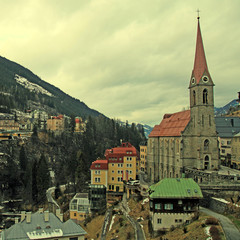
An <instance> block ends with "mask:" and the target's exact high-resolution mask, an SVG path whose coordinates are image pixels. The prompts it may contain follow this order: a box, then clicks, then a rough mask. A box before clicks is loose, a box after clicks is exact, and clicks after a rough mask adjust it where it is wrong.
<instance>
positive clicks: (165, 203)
mask: <svg viewBox="0 0 240 240" xmlns="http://www.w3.org/2000/svg"><path fill="white" fill-rule="evenodd" d="M149 198H150V201H149V204H150V216H151V222H152V226H153V230H154V231H158V230H162V231H166V230H169V229H170V228H171V227H176V226H179V225H182V224H185V223H189V222H190V221H191V220H192V218H193V217H194V215H195V214H196V212H197V211H198V207H199V199H201V198H203V195H202V192H201V189H200V187H199V185H198V184H197V183H196V182H194V180H193V179H192V178H165V179H163V180H161V181H160V182H158V183H156V184H154V185H152V186H150V188H149Z"/></svg>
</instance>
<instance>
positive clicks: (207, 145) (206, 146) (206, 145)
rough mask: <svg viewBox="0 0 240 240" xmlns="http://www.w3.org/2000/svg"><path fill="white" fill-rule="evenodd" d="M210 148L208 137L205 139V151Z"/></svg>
mask: <svg viewBox="0 0 240 240" xmlns="http://www.w3.org/2000/svg"><path fill="white" fill-rule="evenodd" d="M208 150H209V140H208V139H206V140H205V141H204V151H208Z"/></svg>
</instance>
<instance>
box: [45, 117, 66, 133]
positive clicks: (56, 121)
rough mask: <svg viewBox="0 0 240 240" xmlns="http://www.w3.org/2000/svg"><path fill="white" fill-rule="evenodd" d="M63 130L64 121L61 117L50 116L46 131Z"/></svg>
mask: <svg viewBox="0 0 240 240" xmlns="http://www.w3.org/2000/svg"><path fill="white" fill-rule="evenodd" d="M64 128H65V120H64V116H63V115H59V116H57V117H56V116H51V118H50V119H48V120H47V130H49V131H59V132H61V131H64Z"/></svg>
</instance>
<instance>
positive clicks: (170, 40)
mask: <svg viewBox="0 0 240 240" xmlns="http://www.w3.org/2000/svg"><path fill="white" fill-rule="evenodd" d="M198 8H199V9H200V17H201V18H200V23H201V31H202V36H203V41H204V47H205V53H206V57H207V62H208V68H209V71H210V74H211V76H212V79H213V81H214V83H215V85H216V86H215V105H216V106H223V105H225V104H226V103H228V102H229V101H231V100H232V99H234V98H237V92H238V91H240V88H239V75H240V67H239V65H240V61H239V60H240V44H239V41H240V40H239V39H240V21H239V12H240V1H239V0H211V1H209V0H202V1H194V0H184V1H181V0H24V1H22V0H11V1H3V0H0V16H1V17H0V29H1V33H0V55H1V56H4V57H6V58H8V59H10V60H12V61H15V62H17V63H19V64H21V65H23V66H25V67H27V68H29V69H30V70H31V71H33V72H34V73H35V74H37V75H38V76H40V77H41V78H42V79H43V80H45V81H47V82H49V83H51V84H53V85H55V86H57V87H59V88H60V89H61V90H63V91H64V92H66V93H67V94H69V95H71V96H73V97H75V98H78V99H80V100H81V101H84V102H85V103H86V104H87V105H88V106H89V107H90V108H94V109H96V110H98V111H100V112H101V113H103V114H105V115H106V116H108V117H111V118H118V119H121V120H123V121H125V120H128V121H129V122H140V123H145V124H149V125H151V126H154V125H155V124H159V122H160V121H161V119H162V117H163V114H165V113H172V112H176V111H181V110H182V109H183V108H187V107H188V105H189V98H188V84H189V80H190V76H191V71H192V68H193V62H194V54H195V42H196V32H197V18H196V17H197V13H196V10H197V9H198Z"/></svg>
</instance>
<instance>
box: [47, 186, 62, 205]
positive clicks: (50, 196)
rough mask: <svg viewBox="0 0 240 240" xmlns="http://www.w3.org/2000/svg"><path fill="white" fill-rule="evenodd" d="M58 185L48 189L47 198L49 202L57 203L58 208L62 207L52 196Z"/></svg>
mask: <svg viewBox="0 0 240 240" xmlns="http://www.w3.org/2000/svg"><path fill="white" fill-rule="evenodd" d="M55 188H56V187H51V188H49V189H48V190H47V191H46V196H47V200H48V202H49V203H53V204H54V205H56V207H57V208H60V207H59V205H58V203H57V202H56V201H55V200H54V199H53V197H52V193H53V192H54V190H55Z"/></svg>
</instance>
